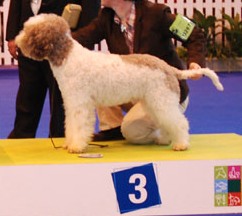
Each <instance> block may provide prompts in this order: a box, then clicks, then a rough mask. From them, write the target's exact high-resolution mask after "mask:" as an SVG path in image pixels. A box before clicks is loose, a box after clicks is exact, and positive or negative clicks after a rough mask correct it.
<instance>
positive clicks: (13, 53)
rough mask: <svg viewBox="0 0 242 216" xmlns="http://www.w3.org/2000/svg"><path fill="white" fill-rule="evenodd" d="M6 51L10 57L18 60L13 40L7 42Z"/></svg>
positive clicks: (16, 48)
mask: <svg viewBox="0 0 242 216" xmlns="http://www.w3.org/2000/svg"><path fill="white" fill-rule="evenodd" d="M8 51H9V53H10V54H11V56H12V57H13V58H15V59H17V58H18V47H17V45H16V43H15V42H14V40H10V41H8Z"/></svg>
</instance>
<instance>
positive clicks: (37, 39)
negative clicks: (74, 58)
mask: <svg viewBox="0 0 242 216" xmlns="http://www.w3.org/2000/svg"><path fill="white" fill-rule="evenodd" d="M70 37H71V36H70V28H69V25H68V23H67V22H66V21H65V20H64V19H63V18H62V17H60V16H58V15H55V14H41V15H38V16H36V17H31V18H30V19H29V20H28V21H27V22H25V24H24V29H23V31H22V32H21V33H20V35H19V36H17V38H16V43H17V45H18V46H19V48H20V50H21V51H22V52H23V54H24V55H26V56H27V57H30V58H33V59H35V60H43V59H47V60H49V61H50V62H51V63H52V64H53V65H56V66H60V65H61V64H62V62H63V60H64V59H65V58H66V57H67V56H68V53H69V51H70V49H71V47H72V40H71V38H70Z"/></svg>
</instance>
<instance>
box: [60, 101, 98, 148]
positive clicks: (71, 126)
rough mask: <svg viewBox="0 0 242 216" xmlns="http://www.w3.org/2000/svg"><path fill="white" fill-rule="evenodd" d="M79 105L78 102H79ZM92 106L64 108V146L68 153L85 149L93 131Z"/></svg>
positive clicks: (93, 113) (93, 115) (93, 117)
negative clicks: (69, 109)
mask: <svg viewBox="0 0 242 216" xmlns="http://www.w3.org/2000/svg"><path fill="white" fill-rule="evenodd" d="M79 105H80V104H79ZM94 123H95V112H94V107H90V106H88V105H82V106H78V108H76V109H72V111H68V109H67V110H66V122H65V136H66V141H65V146H64V147H65V148H67V149H68V151H69V152H70V153H80V152H83V151H85V149H86V148H87V146H88V142H89V141H90V140H91V137H92V135H93V132H94Z"/></svg>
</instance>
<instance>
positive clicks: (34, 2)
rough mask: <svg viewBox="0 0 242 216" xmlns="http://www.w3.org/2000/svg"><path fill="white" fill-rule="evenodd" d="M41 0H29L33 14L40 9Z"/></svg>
mask: <svg viewBox="0 0 242 216" xmlns="http://www.w3.org/2000/svg"><path fill="white" fill-rule="evenodd" d="M41 2H42V0H31V3H30V4H31V9H32V11H33V13H34V15H37V14H38V12H39V9H40V5H41Z"/></svg>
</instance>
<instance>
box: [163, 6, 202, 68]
mask: <svg viewBox="0 0 242 216" xmlns="http://www.w3.org/2000/svg"><path fill="white" fill-rule="evenodd" d="M164 11H165V15H164V17H166V18H165V19H162V20H163V21H162V22H163V26H165V27H166V28H167V31H168V32H169V34H170V36H171V37H172V38H174V39H176V40H178V41H180V42H182V45H183V46H184V47H186V48H187V51H188V59H187V65H189V64H190V63H191V62H196V63H198V64H199V65H200V66H201V67H205V65H206V63H205V53H206V46H205V45H206V41H205V36H204V33H203V31H202V30H201V29H200V28H198V27H197V26H195V28H194V29H193V31H192V33H191V35H190V37H189V38H188V40H187V41H182V40H181V39H180V38H179V37H177V36H176V35H173V33H172V32H171V31H170V30H169V28H170V26H171V25H172V23H173V22H174V21H175V19H176V15H175V14H172V13H171V11H170V8H169V7H167V8H166V9H165V10H164Z"/></svg>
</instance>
